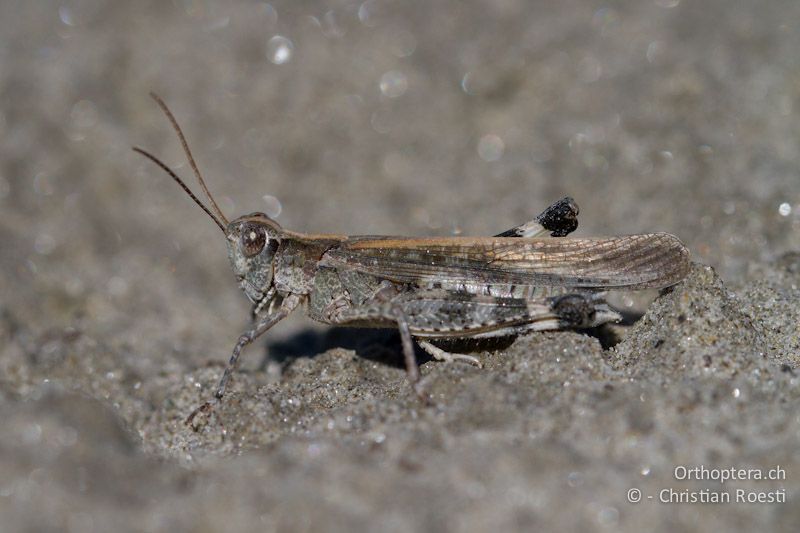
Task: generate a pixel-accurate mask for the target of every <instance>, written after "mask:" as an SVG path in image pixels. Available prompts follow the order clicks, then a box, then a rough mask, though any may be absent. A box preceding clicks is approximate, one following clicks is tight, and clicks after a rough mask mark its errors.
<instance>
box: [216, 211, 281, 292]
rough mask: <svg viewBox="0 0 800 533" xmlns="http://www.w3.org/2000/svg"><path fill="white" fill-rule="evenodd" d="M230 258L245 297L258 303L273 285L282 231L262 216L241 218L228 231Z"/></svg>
mask: <svg viewBox="0 0 800 533" xmlns="http://www.w3.org/2000/svg"><path fill="white" fill-rule="evenodd" d="M225 236H226V237H227V243H228V258H229V259H230V261H231V267H232V268H233V273H234V274H235V275H236V279H237V280H238V281H239V285H240V286H241V288H242V290H243V291H244V293H245V294H246V295H247V297H248V298H249V299H250V301H252V302H253V303H256V302H259V301H260V300H261V299H262V298H263V297H264V295H265V294H266V293H267V291H268V290H269V288H270V285H271V284H272V275H273V260H274V259H275V252H277V250H278V245H279V244H280V236H281V227H280V226H279V225H278V223H277V222H275V221H274V220H272V219H271V218H269V217H268V216H267V215H265V214H263V213H252V214H250V215H246V216H243V217H239V218H237V219H236V220H234V221H233V222H231V223H230V224H228V227H227V228H226V230H225Z"/></svg>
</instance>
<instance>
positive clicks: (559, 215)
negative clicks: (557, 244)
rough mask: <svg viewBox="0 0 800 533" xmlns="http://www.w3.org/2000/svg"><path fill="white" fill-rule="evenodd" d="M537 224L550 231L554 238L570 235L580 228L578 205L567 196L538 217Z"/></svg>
mask: <svg viewBox="0 0 800 533" xmlns="http://www.w3.org/2000/svg"><path fill="white" fill-rule="evenodd" d="M536 222H538V223H539V224H541V225H542V227H543V228H544V229H546V230H547V231H549V232H550V235H551V236H552V237H563V236H565V235H569V234H570V233H572V232H573V231H575V230H576V229H577V228H578V204H576V203H575V200H573V199H572V198H570V197H569V196H566V197H564V198H562V199H561V200H559V201H557V202H556V203H554V204H553V205H551V206H550V207H548V208H547V209H545V210H544V211H543V212H542V214H541V215H539V216H538V217H536Z"/></svg>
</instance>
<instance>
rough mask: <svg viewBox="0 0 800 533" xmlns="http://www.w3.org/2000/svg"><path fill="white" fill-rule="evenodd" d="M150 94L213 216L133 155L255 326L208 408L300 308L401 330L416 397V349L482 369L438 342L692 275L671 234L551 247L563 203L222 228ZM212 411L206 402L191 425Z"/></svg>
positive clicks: (523, 328)
mask: <svg viewBox="0 0 800 533" xmlns="http://www.w3.org/2000/svg"><path fill="white" fill-rule="evenodd" d="M151 96H152V97H153V99H154V100H155V101H156V102H157V103H158V105H159V106H160V107H161V109H162V110H163V112H164V113H165V114H166V116H167V118H168V119H169V120H170V122H171V123H172V127H173V128H174V129H175V131H176V133H177V134H178V137H179V138H180V141H181V144H182V145H183V149H184V151H185V153H186V156H187V159H188V160H189V163H190V165H191V167H192V170H193V171H194V174H195V176H196V177H197V180H198V182H199V184H200V187H201V188H202V190H203V192H204V193H205V196H206V198H207V199H208V202H209V205H210V208H209V207H206V206H205V205H203V203H202V202H201V201H200V200H199V199H198V198H197V197H196V196H195V195H194V194H193V193H192V192H191V191H190V190H189V188H188V187H187V186H186V184H185V183H184V182H183V181H182V180H181V179H180V178H179V177H178V176H177V175H176V174H175V173H174V172H173V171H172V170H171V169H170V168H169V167H167V165H165V164H164V163H162V162H161V161H160V160H159V159H158V158H156V157H155V156H153V155H151V154H150V153H148V152H146V151H145V150H142V149H141V148H134V150H135V151H136V152H138V153H140V154H142V155H144V156H145V157H147V158H148V159H150V160H152V161H153V162H154V163H155V164H157V165H158V166H160V167H161V168H162V169H163V170H164V171H165V172H166V173H167V174H169V175H170V176H171V177H172V178H173V179H174V180H175V181H176V182H177V183H178V184H179V185H180V186H181V187H182V188H183V190H184V191H185V192H186V193H187V194H188V195H189V196H190V197H191V198H192V200H194V201H195V203H197V205H199V206H200V207H201V208H202V209H203V211H205V212H206V214H208V216H210V217H211V219H212V220H214V222H215V223H216V224H217V226H219V228H220V229H221V230H222V232H223V233H224V235H225V240H226V242H227V245H228V257H229V258H230V261H231V266H232V267H233V272H234V274H235V275H236V279H237V280H238V282H239V285H240V286H241V288H242V290H243V291H244V293H245V294H246V295H247V297H248V298H249V299H250V301H251V302H252V303H253V304H254V308H253V318H254V320H253V321H254V325H253V327H252V329H249V330H248V331H246V332H245V333H243V334H242V335H241V336H240V337H239V340H238V341H237V343H236V345H235V346H234V348H233V353H232V355H231V358H230V361H229V362H228V365H227V367H226V368H225V371H224V373H223V375H222V378H221V380H220V382H219V385H218V386H217V389H216V392H215V394H214V400H212V401H213V402H217V401H219V400H221V399H222V397H223V395H224V394H225V388H226V386H227V384H228V380H229V379H230V376H231V373H232V372H233V371H234V370H235V369H236V367H237V364H238V362H239V356H240V354H241V352H242V349H243V348H244V347H245V346H247V345H248V344H250V343H252V342H253V341H254V340H255V339H257V338H258V337H259V336H261V335H262V334H264V333H265V332H266V331H267V330H269V329H270V328H272V327H273V326H274V325H275V324H277V323H278V322H280V321H281V320H282V319H284V318H285V317H286V316H288V315H289V314H290V313H291V312H292V311H294V310H295V309H296V308H297V307H298V306H300V305H301V304H304V305H305V306H307V313H308V316H309V317H311V318H312V319H314V320H317V321H319V322H322V323H325V324H334V325H337V326H357V327H381V328H385V327H396V328H398V329H399V331H400V338H401V341H402V347H403V355H404V359H405V366H406V372H407V376H408V381H409V382H410V383H411V385H412V386H413V387H414V389H415V391H416V392H417V394H419V395H420V396H422V397H423V398H424V397H425V394H424V392H423V388H422V386H421V384H420V377H419V369H418V366H417V361H416V357H415V355H414V341H415V340H416V341H417V343H418V344H419V346H420V347H421V348H422V349H423V350H425V351H426V352H428V353H429V354H430V355H432V356H433V357H434V358H435V359H437V360H442V361H465V362H468V363H472V364H475V365H478V366H480V362H479V360H478V359H477V358H476V357H473V356H470V355H464V354H455V353H449V352H447V351H445V350H443V349H442V348H441V347H439V346H437V342H439V343H441V342H442V341H445V340H448V339H453V338H458V339H464V338H466V339H482V338H491V337H507V336H515V335H520V334H523V333H527V332H529V331H539V330H555V329H565V328H587V327H593V326H597V325H600V324H603V323H606V322H610V321H615V320H619V319H620V318H621V317H620V315H619V314H618V313H616V312H615V311H614V310H613V309H612V308H611V307H609V306H608V305H607V304H606V303H605V302H604V300H603V297H602V293H603V292H604V291H607V290H616V289H652V288H664V287H668V286H670V285H674V284H675V283H678V282H679V281H681V280H682V279H683V278H684V277H685V276H686V274H687V272H688V270H689V252H688V250H687V249H686V247H685V246H684V245H683V244H682V243H681V241H680V240H678V238H677V237H675V236H674V235H670V234H667V233H648V234H641V235H626V236H617V237H590V238H579V239H576V238H553V237H564V236H565V235H567V234H569V233H571V232H572V231H574V230H575V228H577V225H578V221H577V215H578V206H577V205H576V204H575V202H574V201H573V200H572V199H571V198H564V199H562V200H559V201H558V202H556V203H554V204H553V205H551V206H550V207H548V208H547V209H546V210H545V211H544V212H543V213H542V214H540V215H539V216H538V217H536V218H535V219H534V220H532V221H531V222H528V223H527V224H523V225H521V226H517V227H515V228H512V229H510V230H508V231H505V232H503V233H500V234H498V235H496V236H494V237H426V238H418V237H388V236H346V235H311V234H305V233H296V232H293V231H289V230H286V229H283V228H282V227H281V226H280V225H278V223H277V222H275V221H274V220H272V219H271V218H269V217H268V216H266V215H265V214H263V213H252V214H250V215H245V216H243V217H239V218H237V219H236V220H233V221H228V219H227V218H226V217H225V215H224V214H223V213H222V210H221V209H220V208H219V206H218V205H217V203H216V202H215V201H214V198H213V197H212V196H211V194H210V192H209V190H208V188H207V187H206V185H205V182H204V181H203V178H202V176H201V174H200V171H199V170H198V168H197V165H196V163H195V161H194V158H193V157H192V154H191V151H190V150H189V147H188V144H187V142H186V139H185V137H184V135H183V132H182V131H181V128H180V126H178V123H177V121H176V120H175V117H174V116H173V115H172V113H171V112H170V110H169V109H168V108H167V106H166V104H164V102H163V101H162V100H161V99H160V98H159V97H158V96H156V95H155V94H151ZM211 406H212V403H211V402H207V403H205V404H204V405H203V406H201V407H200V408H199V409H197V410H196V411H195V412H194V413H192V415H191V416H190V417H189V419H188V420H187V422H191V420H192V418H194V416H195V415H196V414H197V413H198V412H200V411H206V410H208V409H210V408H211Z"/></svg>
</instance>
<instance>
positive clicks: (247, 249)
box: [239, 224, 267, 257]
mask: <svg viewBox="0 0 800 533" xmlns="http://www.w3.org/2000/svg"><path fill="white" fill-rule="evenodd" d="M266 244H267V230H266V229H264V226H258V225H256V224H252V225H249V226H245V227H244V228H243V229H242V236H241V237H240V238H239V246H240V248H241V249H242V253H243V254H244V255H245V257H253V256H254V255H258V254H259V253H261V250H263V249H264V246H266Z"/></svg>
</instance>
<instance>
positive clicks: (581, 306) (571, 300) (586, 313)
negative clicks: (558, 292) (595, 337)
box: [553, 294, 595, 328]
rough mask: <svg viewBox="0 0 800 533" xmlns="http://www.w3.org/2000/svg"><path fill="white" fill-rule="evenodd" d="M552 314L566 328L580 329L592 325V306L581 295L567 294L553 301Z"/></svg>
mask: <svg viewBox="0 0 800 533" xmlns="http://www.w3.org/2000/svg"><path fill="white" fill-rule="evenodd" d="M553 312H554V313H555V314H556V315H558V318H560V319H561V320H563V321H564V323H565V325H566V326H567V327H572V328H582V327H588V326H591V325H592V324H593V323H594V317H595V308H594V304H593V303H592V302H591V301H589V300H588V299H587V298H586V297H585V296H583V295H581V294H567V295H566V296H562V297H560V298H557V299H555V300H554V301H553Z"/></svg>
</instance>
